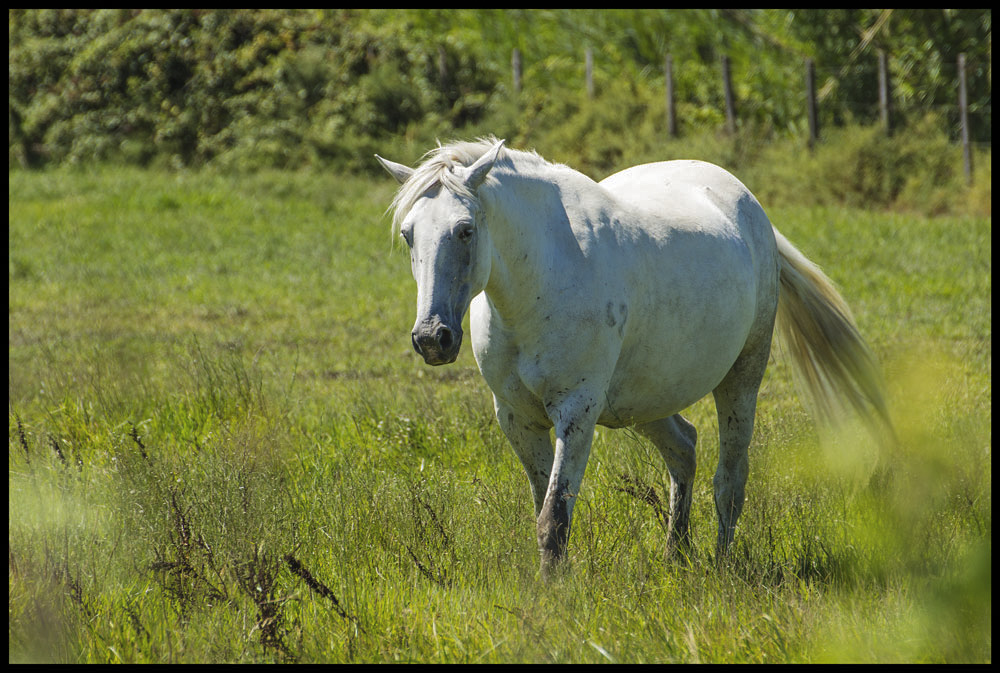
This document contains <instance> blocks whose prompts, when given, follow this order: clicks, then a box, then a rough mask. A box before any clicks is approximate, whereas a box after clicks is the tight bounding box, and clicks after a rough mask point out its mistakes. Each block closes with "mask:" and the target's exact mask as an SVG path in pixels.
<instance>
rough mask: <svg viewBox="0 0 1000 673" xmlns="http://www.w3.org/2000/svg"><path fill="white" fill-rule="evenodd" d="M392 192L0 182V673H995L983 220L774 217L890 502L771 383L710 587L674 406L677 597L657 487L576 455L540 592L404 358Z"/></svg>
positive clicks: (406, 312) (439, 382) (71, 177)
mask: <svg viewBox="0 0 1000 673" xmlns="http://www.w3.org/2000/svg"><path fill="white" fill-rule="evenodd" d="M392 189H393V185H392V184H391V181H389V180H386V181H377V182H370V181H367V180H362V179H352V178H348V177H344V176H338V175H329V174H321V173H302V174H295V173H279V172H271V173H266V172H265V173H260V174H257V175H239V176H237V175H218V174H214V173H210V172H201V173H179V174H168V173H158V172H143V171H137V170H127V171H119V170H112V169H98V170H93V171H89V172H70V171H51V172H43V173H22V172H14V173H11V174H10V175H9V194H8V196H9V230H8V231H9V233H8V254H9V258H8V280H9V294H8V302H9V306H8V309H9V323H8V324H9V327H8V330H9V331H8V367H9V374H8V393H9V403H8V404H9V406H8V546H9V566H8V618H9V619H8V624H9V626H8V643H9V645H8V659H9V661H11V662H34V661H57V662H116V661H123V662H208V661H211V662H216V661H217V662H267V661H296V662H314V661H325V662H346V661H356V662H382V661H420V662H570V661H573V662H607V661H618V662H668V661H669V662H694V661H702V662H710V661H711V662H798V661H807V662H828V661H860V662H906V661H916V662H931V661H933V662H984V661H990V660H991V659H992V645H991V638H992V601H991V586H992V571H991V569H990V566H991V560H992V545H991V535H992V517H991V511H992V481H991V464H992V455H991V454H992V438H991V411H990V403H991V397H992V384H991V363H992V347H991V293H992V289H991V269H990V267H991V258H990V247H991V219H990V218H979V219H976V218H968V217H953V218H947V217H935V218H925V217H920V216H915V215H901V214H889V213H871V212H865V211H861V210H845V209H837V208H823V209H819V208H805V207H791V206H789V207H783V208H777V209H771V216H772V220H773V221H774V222H775V224H776V225H777V226H778V227H779V228H780V229H781V230H782V232H783V233H784V234H785V235H786V236H788V237H789V238H790V239H791V240H792V241H793V242H795V243H796V244H797V245H799V246H800V247H801V249H802V250H803V251H804V252H806V254H807V255H808V256H810V257H811V258H812V259H814V260H815V261H817V262H818V263H819V264H821V265H823V266H824V267H825V269H826V270H827V271H828V273H829V274H830V276H831V277H832V278H834V280H835V281H836V282H837V283H838V284H839V285H840V287H841V289H842V290H843V293H844V295H845V297H847V299H848V302H849V303H850V304H851V306H852V308H853V309H854V311H855V314H856V317H857V319H858V322H859V324H860V326H861V329H862V332H863V333H864V334H865V335H866V336H867V337H868V338H869V340H870V341H871V343H872V345H873V348H874V349H875V351H876V353H877V354H878V356H879V358H880V360H881V361H882V362H883V365H884V368H885V373H886V378H887V382H888V386H889V393H890V398H891V403H892V408H893V413H894V415H895V417H896V420H897V423H898V425H899V431H900V435H901V438H902V440H903V441H902V446H901V449H900V454H899V455H897V456H889V457H886V460H887V461H889V462H891V463H892V464H893V465H895V466H896V469H895V470H894V471H893V475H892V477H893V478H892V479H891V480H888V481H887V482H884V483H882V484H881V485H880V486H871V485H870V484H869V481H870V477H871V475H872V474H873V473H875V471H876V468H877V461H878V457H877V456H878V452H877V451H876V450H875V449H874V448H873V447H872V446H871V445H870V442H869V441H868V440H866V439H865V438H864V436H863V435H861V434H860V433H859V431H858V430H857V428H854V427H853V426H852V425H850V424H848V425H847V427H846V428H845V429H843V430H840V431H834V430H829V429H822V428H821V429H819V430H817V429H816V428H815V427H814V425H813V423H812V421H811V420H810V419H809V417H808V416H807V415H806V413H805V411H804V410H803V407H802V406H801V404H800V402H799V400H798V396H797V393H796V392H795V390H794V388H793V386H792V384H791V377H790V373H789V370H788V366H787V363H785V362H784V361H783V360H782V359H781V358H780V357H779V356H777V354H776V357H775V359H774V362H773V363H772V366H771V368H770V371H769V373H768V375H767V377H766V378H765V384H764V387H763V390H762V394H761V400H760V404H759V416H758V423H757V430H756V434H755V439H754V443H753V445H752V448H751V473H750V479H749V484H748V501H747V505H746V509H745V511H744V515H743V518H742V519H741V522H740V527H739V529H738V532H737V544H736V548H735V553H734V558H733V561H732V562H731V563H730V564H728V565H726V566H722V567H720V566H717V565H716V564H715V563H714V562H713V561H712V559H711V557H710V554H709V550H711V549H712V548H713V544H714V535H715V525H716V524H715V514H714V506H713V505H712V499H711V475H712V472H713V471H714V461H715V457H716V455H717V440H716V439H715V437H714V435H715V432H716V425H715V419H714V409H713V407H712V405H711V403H710V401H708V400H703V401H702V402H699V403H698V404H696V405H695V406H694V407H692V408H691V409H690V410H689V414H688V415H689V417H690V418H691V419H692V420H693V421H694V422H695V424H696V425H697V426H698V428H699V430H700V449H699V458H700V463H699V465H700V466H699V472H698V477H697V483H696V487H695V494H694V499H695V500H694V511H693V514H692V525H693V534H694V539H695V545H696V553H695V557H694V559H693V562H692V563H691V564H690V565H684V564H678V563H672V564H667V563H665V562H664V561H663V558H662V551H663V544H664V539H665V538H664V533H663V530H662V528H661V527H660V525H659V523H658V518H657V515H656V510H655V508H654V507H653V506H652V505H650V504H649V502H648V501H647V500H646V499H644V498H641V497H637V494H640V491H641V490H642V488H644V487H649V488H652V489H653V493H654V494H655V496H656V497H657V498H659V499H660V500H663V499H665V488H666V476H665V474H664V470H663V468H662V463H661V461H660V459H659V457H658V456H657V455H655V451H654V450H653V449H652V448H651V447H650V446H649V445H648V444H647V443H645V442H644V441H642V440H640V439H638V438H637V437H636V436H634V435H633V434H630V433H627V432H612V431H607V430H603V429H601V430H599V431H598V434H597V437H596V439H595V444H594V449H593V452H592V457H591V462H590V465H589V467H588V472H587V478H586V480H585V481H584V487H583V492H582V494H581V498H580V503H579V506H578V507H577V510H576V512H577V516H576V519H575V523H574V532H573V538H572V540H571V551H570V563H569V566H568V568H567V569H566V571H565V572H564V573H562V574H561V575H560V576H559V577H558V578H556V580H555V581H552V582H549V583H545V582H542V581H541V580H540V579H539V577H538V573H537V569H538V559H537V552H536V550H535V543H534V539H535V535H534V524H533V521H532V515H531V504H530V495H529V493H528V487H527V481H526V479H525V478H524V476H523V474H522V472H521V468H520V466H519V464H518V463H517V460H516V458H515V457H514V456H513V453H512V452H511V451H510V449H509V447H508V446H507V443H506V440H505V439H504V438H503V436H502V434H501V433H500V431H499V429H498V428H497V426H496V423H495V421H494V420H493V418H492V405H491V401H490V397H489V391H488V389H487V388H486V386H485V384H484V383H483V381H482V380H481V378H480V377H479V375H478V372H477V371H476V368H475V363H474V361H473V359H472V356H471V353H470V352H469V351H468V349H464V351H463V353H462V354H461V356H460V357H459V360H458V362H457V363H456V364H455V365H453V366H450V367H444V368H428V367H426V366H424V365H423V364H422V363H421V361H420V359H419V357H418V356H416V355H415V354H413V353H412V351H411V348H410V345H409V338H408V334H407V332H408V330H409V328H410V325H411V324H412V320H413V315H412V311H413V302H414V294H415V293H414V285H413V282H412V280H411V279H410V278H409V269H408V264H407V263H406V259H405V256H404V255H403V254H402V253H401V252H400V251H399V250H398V248H394V247H393V244H392V242H391V240H390V237H389V233H388V222H387V220H386V219H385V218H384V217H383V213H384V210H385V208H386V206H387V204H388V202H389V200H390V198H391V194H392ZM637 482H638V484H641V486H638V485H637Z"/></svg>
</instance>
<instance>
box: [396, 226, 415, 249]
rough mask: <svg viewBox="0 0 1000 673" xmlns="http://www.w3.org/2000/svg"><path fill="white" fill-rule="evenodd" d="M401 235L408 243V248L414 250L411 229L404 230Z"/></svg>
mask: <svg viewBox="0 0 1000 673" xmlns="http://www.w3.org/2000/svg"><path fill="white" fill-rule="evenodd" d="M399 235H400V236H402V238H403V241H405V242H406V247H408V248H412V247H413V238H412V236H413V231H412V230H410V229H403V230H401V231H400V232H399Z"/></svg>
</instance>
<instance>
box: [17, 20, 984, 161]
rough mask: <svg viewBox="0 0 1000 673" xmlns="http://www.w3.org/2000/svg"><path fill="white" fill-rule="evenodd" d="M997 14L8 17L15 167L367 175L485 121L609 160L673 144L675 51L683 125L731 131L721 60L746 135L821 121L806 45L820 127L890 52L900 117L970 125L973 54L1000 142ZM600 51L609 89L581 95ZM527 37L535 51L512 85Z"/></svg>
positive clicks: (979, 120) (848, 113)
mask: <svg viewBox="0 0 1000 673" xmlns="http://www.w3.org/2000/svg"><path fill="white" fill-rule="evenodd" d="M990 19H991V14H990V11H989V10H823V11H818V10H798V11H795V10H755V11H747V10H687V11H680V10H423V9H408V10H323V11H318V10H317V11H312V10H310V11H304V10H294V11H293V10H191V9H185V10H145V11H138V10H123V9H118V10H8V25H9V30H8V37H9V47H8V73H9V85H10V86H9V95H8V111H9V115H8V117H9V134H8V146H9V158H8V165H9V166H38V165H43V164H49V163H56V164H58V163H64V162H65V163H90V162H93V161H114V162H124V163H134V164H140V165H146V164H150V163H156V164H164V165H169V166H173V167H180V166H197V165H203V164H206V163H208V164H216V165H219V166H225V167H232V168H239V169H256V168H260V167H265V166H270V167H301V166H305V165H314V166H322V167H329V166H333V167H337V168H340V169H344V170H365V171H371V170H376V167H374V165H373V162H371V161H370V160H369V158H370V155H371V153H372V152H373V151H375V150H377V149H379V147H380V146H384V145H386V144H390V143H392V144H396V145H402V146H403V147H404V148H405V151H406V152H408V153H410V154H412V155H413V157H411V158H415V157H416V155H418V154H419V153H421V152H422V151H424V150H425V149H426V148H427V147H428V145H429V144H430V143H432V142H433V140H434V139H435V138H437V137H450V136H456V135H464V136H468V135H472V134H473V133H476V132H486V131H488V132H492V133H496V134H498V135H501V136H504V137H507V138H516V139H517V140H518V142H519V144H536V145H539V146H545V147H554V146H556V145H558V144H559V143H565V144H577V145H580V144H581V143H582V137H581V136H580V135H578V134H575V132H576V133H583V134H584V136H585V137H586V138H587V141H588V143H590V142H596V143H598V144H599V145H603V147H600V146H599V147H593V148H589V149H587V150H586V153H585V154H584V153H582V152H581V153H580V158H581V159H582V160H583V162H584V163H585V164H587V165H591V164H592V165H594V166H595V168H596V169H597V170H601V171H605V170H607V169H608V168H609V167H610V166H611V165H612V164H614V163H615V162H616V159H618V158H619V157H621V156H624V155H626V154H629V153H631V152H632V151H633V149H635V148H636V147H647V148H648V147H653V146H655V145H656V144H657V143H659V142H661V139H662V138H664V137H665V114H664V111H663V110H664V106H663V74H662V72H663V70H662V69H663V61H664V57H665V55H666V54H667V53H669V54H671V55H672V57H673V59H674V77H675V83H676V92H677V93H676V95H677V100H678V116H679V118H680V128H681V133H682V135H684V136H691V135H699V134H704V133H706V132H708V133H709V134H711V133H713V132H714V131H715V130H717V129H718V128H719V127H720V125H721V122H722V115H723V112H722V110H723V94H722V88H721V85H720V77H719V62H720V59H721V57H722V56H723V55H727V56H728V57H729V58H730V60H731V61H732V64H733V65H732V68H733V72H734V87H735V94H736V99H737V112H738V117H739V120H740V123H741V124H742V125H743V126H744V127H746V128H751V129H757V130H762V131H763V132H765V133H766V134H768V135H769V136H775V135H776V136H778V137H783V136H789V135H790V136H799V137H801V136H802V135H803V134H804V128H805V119H804V117H805V115H804V105H803V102H802V101H803V95H802V93H801V91H802V78H803V77H802V76H803V69H802V62H803V59H804V58H805V57H807V56H809V57H812V58H814V59H816V61H817V64H818V67H819V72H820V84H821V87H822V90H821V94H820V95H821V98H822V99H823V101H822V104H821V106H820V109H821V123H822V125H823V127H824V129H825V128H830V127H835V126H838V125H841V124H844V123H848V122H855V123H857V122H861V123H867V122H871V121H872V120H874V119H875V112H874V111H875V109H876V108H875V101H876V100H877V97H876V93H875V91H876V90H875V84H874V81H875V71H874V52H875V50H876V49H882V50H885V51H886V52H887V53H888V54H889V56H890V66H891V68H892V73H891V76H892V81H893V85H894V92H895V99H894V105H895V106H896V108H897V109H896V110H895V111H894V114H896V115H897V116H898V120H897V123H898V124H899V125H900V126H901V127H902V126H903V125H908V124H910V123H915V122H919V120H920V119H922V118H924V117H925V116H926V114H927V112H928V110H931V111H934V112H937V113H939V114H938V115H937V117H936V118H937V119H938V120H939V124H940V126H941V130H942V131H943V132H944V133H945V134H946V135H947V136H948V137H950V138H954V137H955V129H956V123H957V120H956V118H955V113H954V111H953V110H954V107H955V105H954V101H955V96H954V82H955V70H954V63H955V58H956V56H957V54H958V53H959V52H966V53H967V54H968V58H969V72H970V81H969V87H970V102H971V111H972V124H973V126H972V131H973V139H974V140H976V141H978V142H986V143H988V142H990V140H991V131H990V129H991V112H990V109H991V108H990V100H991V86H992V83H991V76H990V73H991V71H990V53H989V44H990V39H989V38H990V27H991V26H990ZM588 47H589V48H591V49H593V51H594V61H595V75H594V79H595V90H596V99H595V100H594V101H590V100H588V99H586V97H585V94H584V91H585V86H584V81H583V79H584V73H583V67H582V61H583V51H584V49H585V48H588ZM514 48H517V49H519V50H520V51H521V52H522V53H523V61H524V77H523V82H524V88H523V90H522V91H521V92H520V94H517V95H515V92H514V91H513V90H512V84H511V74H510V72H511V71H510V58H511V51H512V49H514ZM945 109H947V110H948V112H945ZM602 133H603V134H608V135H606V136H605V137H599V136H600V134H602ZM400 158H405V157H400Z"/></svg>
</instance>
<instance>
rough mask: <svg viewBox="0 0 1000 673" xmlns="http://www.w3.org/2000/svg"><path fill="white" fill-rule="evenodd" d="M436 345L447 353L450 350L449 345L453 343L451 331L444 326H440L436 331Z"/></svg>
mask: <svg viewBox="0 0 1000 673" xmlns="http://www.w3.org/2000/svg"><path fill="white" fill-rule="evenodd" d="M437 342H438V345H439V346H440V347H441V350H442V351H445V352H447V351H448V350H450V349H451V345H452V343H453V342H454V337H453V336H452V333H451V330H450V329H448V328H447V327H445V326H443V325H442V326H441V328H440V329H439V330H438V339H437Z"/></svg>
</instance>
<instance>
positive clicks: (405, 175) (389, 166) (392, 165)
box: [375, 154, 413, 184]
mask: <svg viewBox="0 0 1000 673" xmlns="http://www.w3.org/2000/svg"><path fill="white" fill-rule="evenodd" d="M375 158H376V159H378V162H379V163H380V164H382V168H384V169H385V170H387V171H389V175H391V176H392V177H394V178H396V182H398V183H399V184H403V183H404V182H406V181H407V180H408V179H409V177H410V176H411V175H413V169H412V168H410V167H409V166H404V165H403V164H397V163H396V162H395V161H389V160H388V159H383V158H382V157H380V156H379V155H377V154H376V155H375Z"/></svg>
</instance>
